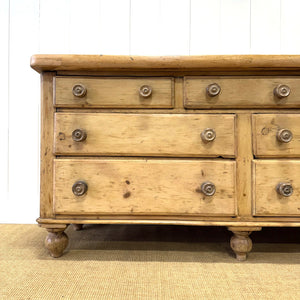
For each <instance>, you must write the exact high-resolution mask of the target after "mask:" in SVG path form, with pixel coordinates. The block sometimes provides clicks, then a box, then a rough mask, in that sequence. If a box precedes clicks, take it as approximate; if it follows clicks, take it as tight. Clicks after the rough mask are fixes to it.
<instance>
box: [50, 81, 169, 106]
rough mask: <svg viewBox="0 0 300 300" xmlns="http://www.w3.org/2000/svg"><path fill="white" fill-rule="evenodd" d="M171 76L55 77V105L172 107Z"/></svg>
mask: <svg viewBox="0 0 300 300" xmlns="http://www.w3.org/2000/svg"><path fill="white" fill-rule="evenodd" d="M173 90H174V88H173V79H172V78H152V77H145V78H84V77H56V80H55V105H56V106H57V107H81V108H84V107H99V108H101V107H111V108H114V107H117V108H171V107H173Z"/></svg>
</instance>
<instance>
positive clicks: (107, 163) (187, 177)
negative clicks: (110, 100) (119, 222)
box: [54, 159, 236, 216]
mask: <svg viewBox="0 0 300 300" xmlns="http://www.w3.org/2000/svg"><path fill="white" fill-rule="evenodd" d="M54 164H55V166H54V167H55V178H54V182H55V185H54V197H55V199H54V212H55V214H80V215H84V214H87V215H89V214H100V215H101V214H110V215H111V214H116V215H118V214H119V215H120V214H125V215H169V214H177V215H188V214H195V215H197V214H199V215H230V216H233V215H235V214H236V200H235V162H233V161H226V160H223V161H221V160H215V161H212V160H211V161H201V160H185V159H182V160H160V159H148V160H147V159H132V160H130V159H127V160H126V159H56V160H55V162H54ZM78 181H81V183H80V182H79V183H78ZM82 181H83V182H84V183H82ZM208 181H209V182H210V183H212V184H214V187H215V193H214V194H213V195H205V194H204V193H203V192H202V190H201V186H202V184H203V183H205V182H208ZM73 186H74V187H73ZM204 186H205V185H204ZM203 188H204V189H205V191H206V192H210V193H211V192H212V188H213V185H207V184H206V187H203ZM73 190H74V191H75V193H77V194H74V193H73ZM80 194H82V195H80Z"/></svg>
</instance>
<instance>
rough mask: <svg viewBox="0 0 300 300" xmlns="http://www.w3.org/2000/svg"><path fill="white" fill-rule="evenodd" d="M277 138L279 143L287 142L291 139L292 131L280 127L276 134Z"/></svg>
mask: <svg viewBox="0 0 300 300" xmlns="http://www.w3.org/2000/svg"><path fill="white" fill-rule="evenodd" d="M276 137H277V140H278V141H279V142H281V143H289V142H290V141H291V140H292V139H293V133H292V132H291V131H290V130H288V129H284V128H283V129H280V130H278V131H277V134H276Z"/></svg>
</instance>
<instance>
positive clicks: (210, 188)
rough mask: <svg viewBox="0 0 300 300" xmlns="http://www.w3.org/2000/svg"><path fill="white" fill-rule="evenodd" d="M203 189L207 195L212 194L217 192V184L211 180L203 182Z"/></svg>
mask: <svg viewBox="0 0 300 300" xmlns="http://www.w3.org/2000/svg"><path fill="white" fill-rule="evenodd" d="M201 191H202V193H203V194H204V195H205V196H212V195H214V194H215V192H216V186H215V185H214V184H213V183H212V182H210V181H205V182H203V183H202V184H201Z"/></svg>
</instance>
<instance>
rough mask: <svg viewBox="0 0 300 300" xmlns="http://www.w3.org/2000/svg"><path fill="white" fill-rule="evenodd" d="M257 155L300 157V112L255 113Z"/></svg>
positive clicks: (254, 151) (254, 126) (254, 149)
mask: <svg viewBox="0 0 300 300" xmlns="http://www.w3.org/2000/svg"><path fill="white" fill-rule="evenodd" d="M252 125H253V153H254V155H255V156H256V157H300V114H253V115H252Z"/></svg>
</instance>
